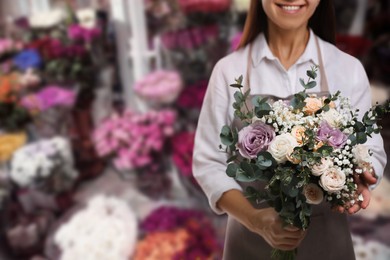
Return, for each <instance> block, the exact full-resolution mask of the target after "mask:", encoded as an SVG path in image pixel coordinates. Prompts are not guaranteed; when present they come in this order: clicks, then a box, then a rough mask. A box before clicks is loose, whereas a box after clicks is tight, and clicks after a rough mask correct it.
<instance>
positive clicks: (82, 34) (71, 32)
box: [68, 24, 101, 42]
mask: <svg viewBox="0 0 390 260" xmlns="http://www.w3.org/2000/svg"><path fill="white" fill-rule="evenodd" d="M100 34H101V31H100V29H98V28H92V29H87V28H84V27H81V26H80V25H78V24H73V25H71V26H69V28H68V37H69V38H70V39H72V40H75V41H85V42H91V41H92V40H93V39H95V38H97V37H99V35H100Z"/></svg>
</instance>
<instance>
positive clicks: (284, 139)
mask: <svg viewBox="0 0 390 260" xmlns="http://www.w3.org/2000/svg"><path fill="white" fill-rule="evenodd" d="M296 146H298V143H297V140H295V138H294V137H293V136H292V135H291V134H281V135H278V136H276V137H275V139H274V140H273V141H272V142H271V144H270V145H269V147H268V152H269V153H270V154H271V155H272V157H274V159H275V160H276V162H277V163H284V162H286V161H287V154H289V153H290V152H291V151H292V149H294V147H296Z"/></svg>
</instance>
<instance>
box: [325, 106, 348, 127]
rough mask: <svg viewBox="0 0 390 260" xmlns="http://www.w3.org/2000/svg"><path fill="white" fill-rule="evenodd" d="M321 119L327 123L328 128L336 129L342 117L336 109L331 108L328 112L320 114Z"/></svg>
mask: <svg viewBox="0 0 390 260" xmlns="http://www.w3.org/2000/svg"><path fill="white" fill-rule="evenodd" d="M322 119H323V120H325V121H326V122H328V124H329V125H330V126H332V127H337V126H338V125H339V124H340V121H341V120H342V119H343V117H342V116H341V114H340V113H339V112H338V111H337V110H336V109H333V108H331V109H329V110H328V111H326V112H323V113H322Z"/></svg>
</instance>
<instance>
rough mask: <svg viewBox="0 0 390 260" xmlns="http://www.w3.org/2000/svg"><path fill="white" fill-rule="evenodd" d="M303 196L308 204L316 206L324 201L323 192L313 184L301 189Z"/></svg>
mask: <svg viewBox="0 0 390 260" xmlns="http://www.w3.org/2000/svg"><path fill="white" fill-rule="evenodd" d="M303 195H305V197H306V202H307V203H308V204H314V205H318V204H320V203H321V202H322V200H323V199H324V192H323V191H322V190H321V188H320V187H319V186H318V185H316V184H314V183H309V184H308V185H306V186H305V187H304V188H303Z"/></svg>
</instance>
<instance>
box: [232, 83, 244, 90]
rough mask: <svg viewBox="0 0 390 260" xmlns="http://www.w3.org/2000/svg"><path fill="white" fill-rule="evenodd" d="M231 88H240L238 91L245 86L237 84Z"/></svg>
mask: <svg viewBox="0 0 390 260" xmlns="http://www.w3.org/2000/svg"><path fill="white" fill-rule="evenodd" d="M230 86H231V87H232V88H238V89H241V88H243V86H242V85H241V84H237V83H234V84H230Z"/></svg>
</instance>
